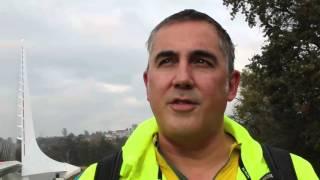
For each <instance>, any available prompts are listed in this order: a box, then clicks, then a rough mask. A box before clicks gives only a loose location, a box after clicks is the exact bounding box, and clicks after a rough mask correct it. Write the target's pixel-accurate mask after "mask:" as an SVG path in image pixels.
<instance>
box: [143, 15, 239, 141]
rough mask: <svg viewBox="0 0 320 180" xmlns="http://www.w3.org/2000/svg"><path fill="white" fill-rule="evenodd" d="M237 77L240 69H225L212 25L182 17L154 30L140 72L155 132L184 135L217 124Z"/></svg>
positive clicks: (234, 89)
mask: <svg viewBox="0 0 320 180" xmlns="http://www.w3.org/2000/svg"><path fill="white" fill-rule="evenodd" d="M239 78H240V75H239V72H237V71H234V72H232V73H229V72H228V62H227V59H226V56H225V55H224V54H223V51H222V50H221V48H220V46H219V37H218V34H217V32H216V31H215V29H214V28H213V26H212V25H210V24H208V23H206V22H202V21H187V22H179V23H174V24H170V25H167V26H164V27H162V28H161V29H160V30H159V31H158V32H157V33H156V34H155V36H154V39H153V44H152V47H151V50H150V57H149V67H148V70H147V71H146V72H145V74H144V82H145V85H146V89H147V98H148V101H149V102H150V105H151V109H152V111H153V113H154V115H155V117H156V119H157V122H158V125H159V129H160V132H161V133H163V134H164V135H166V136H169V137H171V136H172V137H175V136H180V137H188V136H189V135H194V134H199V133H210V132H212V131H216V130H217V129H220V128H221V127H222V123H223V114H224V111H225V108H226V104H227V101H231V100H232V99H233V98H234V97H235V95H236V92H237V87H238V84H239Z"/></svg>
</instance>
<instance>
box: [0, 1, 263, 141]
mask: <svg viewBox="0 0 320 180" xmlns="http://www.w3.org/2000/svg"><path fill="white" fill-rule="evenodd" d="M190 8H192V9H196V10H198V11H201V12H205V13H207V14H209V15H210V16H211V17H213V18H214V19H216V20H217V21H218V22H219V23H220V24H221V25H222V26H223V27H224V28H225V29H226V30H227V32H228V33H229V34H230V36H231V38H232V40H233V42H234V44H235V46H236V59H235V68H236V69H238V70H241V69H242V68H243V67H244V66H245V65H246V64H248V63H249V60H248V59H250V57H252V56H253V55H254V54H256V53H259V52H260V47H261V45H262V44H263V42H264V38H263V36H262V32H261V29H259V28H249V27H248V25H247V23H246V22H245V20H244V17H243V16H242V15H237V16H236V18H235V19H234V20H231V16H230V14H229V13H230V9H228V8H227V7H225V6H223V4H222V0H175V1H169V0H162V1H154V0H135V1H132V0H122V1H119V0H108V1H106V0H90V1H85V0H68V1H66V0H27V1H20V0H1V2H0V137H9V136H10V137H14V136H16V135H17V131H18V130H17V128H16V124H17V118H16V114H17V89H18V79H19V77H18V75H19V61H20V57H21V52H20V51H21V49H20V47H21V39H24V46H25V49H26V59H27V68H28V70H27V71H28V79H29V89H30V97H31V101H32V103H31V105H32V113H33V120H34V126H35V131H36V135H37V136H44V137H46V136H61V135H62V133H61V132H62V129H63V128H66V129H67V130H68V132H69V133H71V132H72V133H74V134H79V133H83V132H84V131H85V130H86V131H89V132H95V131H108V130H117V129H125V128H128V127H131V125H132V124H137V123H139V122H141V121H143V120H145V119H147V118H149V117H151V116H152V112H151V110H150V107H149V104H148V101H147V100H146V93H145V87H144V84H143V78H142V74H143V71H144V69H145V67H146V64H147V58H148V54H147V50H146V46H145V42H146V40H147V38H148V35H149V33H150V32H151V30H152V28H153V27H154V26H156V25H157V24H158V23H159V22H160V21H161V20H163V19H164V18H166V17H167V16H169V15H171V14H173V13H176V12H178V11H181V10H183V9H190ZM231 112H232V104H231V105H229V106H228V108H227V112H226V113H227V114H230V113H231Z"/></svg>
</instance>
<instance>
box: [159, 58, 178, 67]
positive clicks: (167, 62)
mask: <svg viewBox="0 0 320 180" xmlns="http://www.w3.org/2000/svg"><path fill="white" fill-rule="evenodd" d="M172 63H174V61H173V60H172V59H171V58H165V59H162V60H160V61H159V64H158V66H163V65H168V64H172Z"/></svg>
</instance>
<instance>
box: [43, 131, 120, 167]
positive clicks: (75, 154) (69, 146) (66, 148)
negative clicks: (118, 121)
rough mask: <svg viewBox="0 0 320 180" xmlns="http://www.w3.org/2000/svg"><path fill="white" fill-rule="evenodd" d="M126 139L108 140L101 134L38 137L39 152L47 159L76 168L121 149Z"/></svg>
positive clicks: (87, 133)
mask: <svg viewBox="0 0 320 180" xmlns="http://www.w3.org/2000/svg"><path fill="white" fill-rule="evenodd" d="M125 141H126V138H120V139H119V138H118V139H112V140H108V139H107V138H106V137H105V133H103V132H95V133H92V134H89V132H88V131H85V132H84V134H80V135H78V136H75V135H73V134H72V133H70V134H69V135H67V136H62V137H46V138H44V137H39V138H37V142H38V144H39V146H40V148H41V150H42V151H43V152H44V153H45V154H46V155H48V156H49V157H51V158H53V159H55V160H58V161H61V162H68V163H71V164H74V165H77V166H88V165H90V164H92V163H94V162H97V161H99V160H101V159H102V158H103V157H105V156H108V155H110V154H112V153H114V152H116V151H117V150H119V149H120V148H121V146H122V145H123V143H124V142H125Z"/></svg>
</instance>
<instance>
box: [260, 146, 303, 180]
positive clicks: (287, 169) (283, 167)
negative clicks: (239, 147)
mask: <svg viewBox="0 0 320 180" xmlns="http://www.w3.org/2000/svg"><path fill="white" fill-rule="evenodd" d="M261 146H262V150H263V157H264V159H265V161H266V162H267V164H268V167H269V169H270V171H271V173H272V175H273V178H274V179H275V180H297V179H298V178H297V175H296V172H295V170H294V167H293V163H292V159H291V156H290V153H289V152H288V151H286V150H283V149H279V148H275V147H272V146H269V145H267V144H262V145H261Z"/></svg>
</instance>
